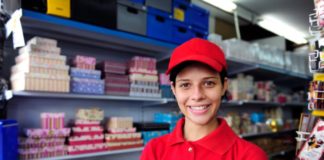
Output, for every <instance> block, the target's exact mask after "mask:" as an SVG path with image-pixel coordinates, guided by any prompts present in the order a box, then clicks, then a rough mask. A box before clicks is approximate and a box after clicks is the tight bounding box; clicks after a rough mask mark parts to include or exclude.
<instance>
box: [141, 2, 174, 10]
mask: <svg viewBox="0 0 324 160" xmlns="http://www.w3.org/2000/svg"><path fill="white" fill-rule="evenodd" d="M145 5H146V6H148V7H154V8H157V9H159V10H162V11H165V12H168V13H171V12H172V0H146V1H145Z"/></svg>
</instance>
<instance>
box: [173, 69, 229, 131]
mask: <svg viewBox="0 0 324 160" xmlns="http://www.w3.org/2000/svg"><path fill="white" fill-rule="evenodd" d="M226 89H227V79H226V78H225V80H224V85H222V83H221V79H220V75H219V73H218V72H216V71H214V70H213V69H211V68H209V67H208V66H205V65H203V64H199V63H194V64H191V65H188V66H187V67H185V68H184V69H183V70H181V72H179V73H178V75H177V77H176V79H175V85H172V91H173V93H174V95H175V97H176V99H177V102H178V105H179V108H180V110H181V112H182V113H183V114H184V115H185V117H186V120H189V123H194V124H196V125H208V124H210V123H214V122H215V121H214V120H216V113H217V111H218V108H219V106H220V103H221V97H222V96H223V95H224V93H225V91H226Z"/></svg>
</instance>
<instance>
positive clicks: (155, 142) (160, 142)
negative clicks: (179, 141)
mask: <svg viewBox="0 0 324 160" xmlns="http://www.w3.org/2000/svg"><path fill="white" fill-rule="evenodd" d="M169 136H170V133H168V134H165V135H162V136H160V137H157V138H153V139H152V140H150V141H149V142H148V144H150V145H149V146H152V147H158V146H165V145H166V144H167V143H168V139H169Z"/></svg>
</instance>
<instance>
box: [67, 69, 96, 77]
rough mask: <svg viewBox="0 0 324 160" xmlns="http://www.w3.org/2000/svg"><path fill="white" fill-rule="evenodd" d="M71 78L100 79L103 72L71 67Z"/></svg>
mask: <svg viewBox="0 0 324 160" xmlns="http://www.w3.org/2000/svg"><path fill="white" fill-rule="evenodd" d="M70 76H71V77H76V78H89V79H100V78H101V71H99V70H91V69H81V68H75V67H71V69H70Z"/></svg>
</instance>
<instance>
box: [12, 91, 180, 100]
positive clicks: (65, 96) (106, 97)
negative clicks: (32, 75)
mask: <svg viewBox="0 0 324 160" xmlns="http://www.w3.org/2000/svg"><path fill="white" fill-rule="evenodd" d="M13 96H14V97H31V98H32V97H34V98H62V99H93V100H117V101H148V102H161V103H167V102H169V101H174V100H173V99H172V98H148V97H131V96H111V95H92V94H75V93H55V92H35V91H30V92H28V91H14V92H13Z"/></svg>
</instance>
